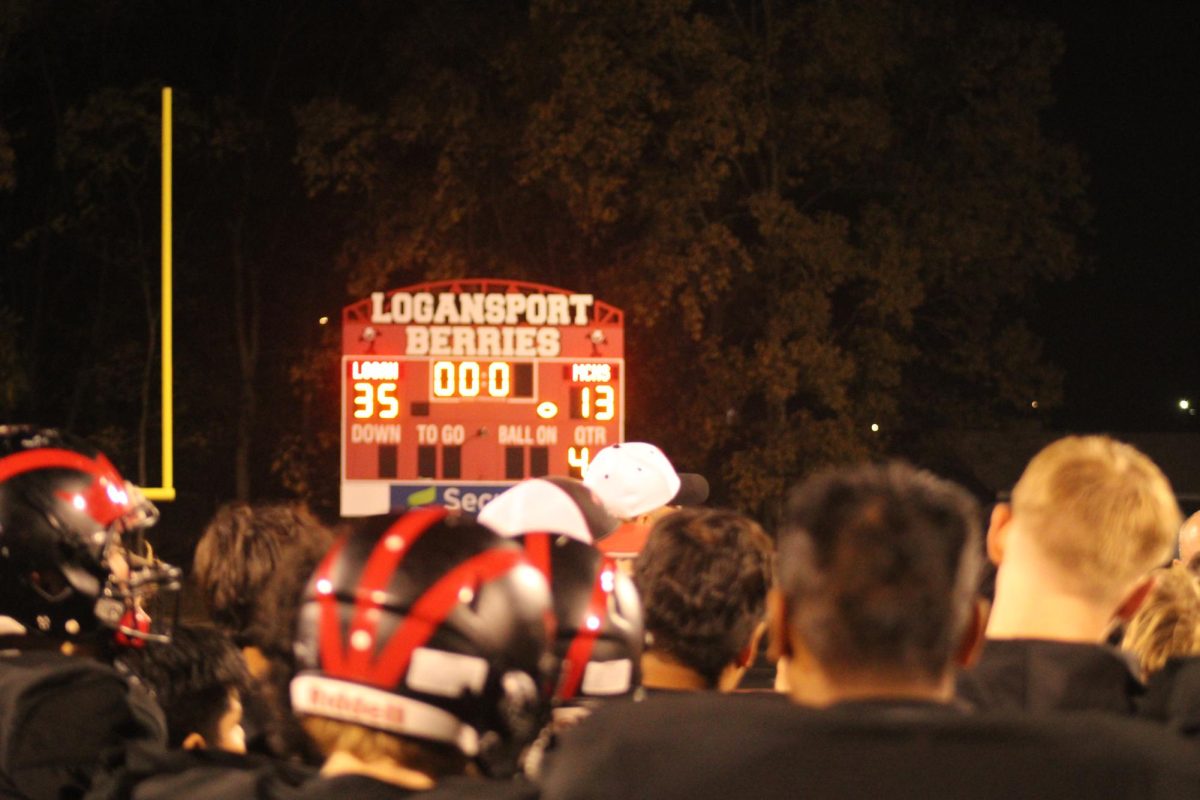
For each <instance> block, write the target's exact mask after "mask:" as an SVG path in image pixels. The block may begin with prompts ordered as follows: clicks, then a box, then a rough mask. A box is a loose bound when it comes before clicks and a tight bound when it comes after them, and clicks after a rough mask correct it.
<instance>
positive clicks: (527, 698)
mask: <svg viewBox="0 0 1200 800" xmlns="http://www.w3.org/2000/svg"><path fill="white" fill-rule="evenodd" d="M552 627H553V612H552V608H551V602H550V595H549V590H548V589H547V586H546V582H545V579H544V578H543V577H542V575H541V573H539V572H538V571H537V570H536V569H534V568H533V567H532V566H530V565H529V564H528V563H527V562H526V561H525V558H524V556H523V554H522V552H521V548H520V547H518V546H517V545H516V544H515V543H513V542H511V541H507V540H505V539H503V538H501V537H499V536H497V535H496V534H494V533H493V532H492V531H490V530H488V529H487V528H485V527H483V526H482V525H479V524H478V523H476V522H475V521H474V520H473V519H471V518H470V517H468V516H463V515H460V514H458V513H455V512H450V511H448V510H447V509H445V508H442V507H439V506H426V507H423V508H419V509H415V510H412V511H409V512H408V513H406V514H404V515H403V516H400V517H391V516H389V517H374V518H370V519H368V520H367V521H366V522H364V524H363V526H362V527H361V528H360V529H359V530H358V531H357V532H355V533H353V534H351V535H348V536H346V537H343V538H341V539H339V540H338V541H337V542H336V543H335V544H334V546H333V548H332V549H331V550H330V552H329V553H328V555H327V556H326V557H325V559H324V560H323V561H322V563H321V564H320V565H319V566H318V567H317V570H316V571H315V572H314V573H313V576H312V578H311V580H310V581H309V583H308V586H307V588H306V590H305V594H304V600H303V603H302V605H301V609H300V617H299V621H298V626H297V634H296V660H297V666H298V668H299V671H298V672H297V675H296V677H295V678H294V679H293V680H292V684H291V697H292V706H293V709H294V710H295V711H296V712H298V713H301V714H312V715H316V716H322V717H327V718H331V719H337V720H342V721H346V722H352V723H355V724H359V725H363V726H366V727H369V728H374V729H378V730H383V731H387V732H391V733H395V734H399V735H403V736H410V737H416V738H420V739H426V740H430V741H433V742H438V743H442V744H448V745H452V746H457V747H458V748H459V749H460V750H461V751H462V752H463V753H464V754H466V755H467V756H471V757H476V758H477V760H478V761H479V762H480V763H481V765H482V766H483V767H484V768H485V770H487V771H489V772H490V773H492V774H498V773H503V772H511V771H512V770H514V769H515V766H516V757H517V755H518V754H519V752H520V751H521V749H522V748H523V747H524V746H525V745H527V744H528V743H529V742H531V741H533V739H534V738H535V737H536V735H537V733H538V731H539V729H540V728H541V726H542V724H543V723H544V721H545V720H546V718H547V716H548V712H549V701H550V695H551V692H552V690H553V682H554V666H555V664H554V659H553V657H552V656H550V655H549V638H550V629H551V628H552Z"/></svg>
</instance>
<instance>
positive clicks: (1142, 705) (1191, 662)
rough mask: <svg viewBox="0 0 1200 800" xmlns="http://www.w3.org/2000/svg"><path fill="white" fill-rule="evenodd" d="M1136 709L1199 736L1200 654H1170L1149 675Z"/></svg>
mask: <svg viewBox="0 0 1200 800" xmlns="http://www.w3.org/2000/svg"><path fill="white" fill-rule="evenodd" d="M1138 713H1139V714H1140V715H1141V716H1143V717H1145V718H1147V719H1151V720H1154V721H1155V722H1159V723H1162V724H1164V725H1166V726H1167V727H1168V728H1170V729H1171V730H1172V731H1175V732H1176V733H1181V734H1183V735H1184V736H1191V737H1200V657H1196V656H1192V657H1190V658H1172V659H1170V660H1168V661H1167V663H1166V664H1165V665H1164V666H1163V668H1162V669H1160V670H1159V671H1158V672H1156V673H1154V674H1153V675H1151V676H1150V679H1149V680H1148V681H1147V682H1146V693H1145V694H1144V695H1142V697H1141V698H1140V699H1139V702H1138Z"/></svg>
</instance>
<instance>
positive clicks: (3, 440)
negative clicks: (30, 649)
mask: <svg viewBox="0 0 1200 800" xmlns="http://www.w3.org/2000/svg"><path fill="white" fill-rule="evenodd" d="M157 519H158V511H157V509H155V507H154V506H153V505H152V504H151V503H150V502H149V501H148V500H146V499H145V497H143V496H142V494H141V492H140V491H139V490H138V489H137V487H135V486H134V485H133V484H131V483H129V482H127V481H126V480H125V479H124V478H122V477H121V475H120V473H119V472H117V469H116V468H115V467H114V466H113V465H112V464H111V463H110V462H109V460H108V459H107V458H106V457H105V456H104V454H103V453H101V452H100V451H98V450H97V449H96V448H94V447H92V446H91V445H89V444H87V443H85V442H84V441H82V440H80V439H78V438H75V437H73V436H71V435H69V434H67V433H64V432H62V431H58V430H55V429H53V428H39V427H35V426H31V425H0V616H5V617H9V618H10V619H12V620H14V621H16V622H17V623H19V624H20V626H21V627H22V628H23V629H24V631H23V632H24V633H25V634H27V635H41V636H48V637H54V638H61V639H67V640H77V639H84V638H90V637H94V636H95V635H96V634H97V633H100V632H102V631H104V630H110V631H113V632H114V638H115V640H116V642H117V643H120V644H135V643H138V642H141V641H144V640H147V639H154V640H165V639H166V638H167V637H166V636H163V635H161V634H159V633H153V632H151V625H150V622H151V621H150V617H149V615H148V614H147V613H146V610H145V605H146V603H147V602H148V601H149V599H150V598H151V597H152V596H153V595H154V594H155V593H156V592H158V591H160V590H161V589H163V588H164V587H165V588H170V589H175V590H177V589H178V588H179V577H180V572H179V570H178V569H176V568H175V567H172V566H170V565H169V564H164V563H162V562H160V561H158V560H156V559H155V558H154V557H153V554H152V552H151V551H150V549H149V547H148V545H147V544H146V542H145V540H144V538H143V532H144V531H145V529H146V528H148V527H150V526H151V525H153V524H154V523H155V522H156V521H157Z"/></svg>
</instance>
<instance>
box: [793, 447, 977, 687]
mask: <svg viewBox="0 0 1200 800" xmlns="http://www.w3.org/2000/svg"><path fill="white" fill-rule="evenodd" d="M979 513H980V512H979V508H978V506H977V504H976V502H975V500H974V499H973V498H972V497H971V496H970V495H969V494H967V492H965V491H964V490H963V489H961V488H959V487H958V486H956V485H954V484H952V483H950V482H948V481H944V480H941V479H939V478H937V477H935V476H934V475H932V474H930V473H928V472H923V471H918V470H916V469H914V468H912V467H910V466H908V465H905V464H900V463H892V464H886V465H877V466H876V465H871V466H860V467H854V468H849V469H841V470H834V471H830V472H826V473H822V474H819V475H817V476H815V477H813V478H811V479H809V480H807V481H805V482H804V483H803V484H801V485H800V486H799V487H797V488H796V489H795V490H793V492H792V494H791V496H790V498H789V500H788V503H787V506H786V510H785V513H784V518H783V520H782V525H781V528H780V533H779V545H778V547H779V556H778V559H779V567H778V569H779V582H778V586H779V590H780V591H781V593H782V595H783V598H784V602H785V604H786V609H787V619H788V621H789V625H790V631H791V632H792V635H794V636H797V637H799V639H800V640H801V641H802V642H803V644H804V646H805V648H806V649H807V651H808V652H809V653H810V654H811V655H812V656H813V658H814V659H815V660H816V661H817V662H818V663H819V664H820V666H821V668H822V670H823V671H825V672H827V673H830V674H839V675H848V676H855V677H856V678H862V677H896V678H901V679H910V680H915V681H920V682H928V681H939V680H941V679H942V678H943V677H944V676H945V675H946V674H947V671H948V669H949V668H950V666H951V664H952V662H953V660H954V656H955V653H956V651H957V649H958V647H959V646H960V643H961V638H962V636H963V633H964V631H965V629H966V626H967V624H968V622H969V620H970V619H971V608H972V603H973V600H974V596H975V589H976V584H977V581H978V575H979V568H980V566H981V562H982V551H981V547H980V545H981V538H982V534H981V531H980V519H979Z"/></svg>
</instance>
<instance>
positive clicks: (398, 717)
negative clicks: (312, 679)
mask: <svg viewBox="0 0 1200 800" xmlns="http://www.w3.org/2000/svg"><path fill="white" fill-rule="evenodd" d="M308 705H309V708H310V710H312V711H314V712H316V713H323V712H324V713H328V715H329V716H331V717H337V718H341V719H347V718H350V719H356V720H362V721H363V722H366V723H368V724H371V725H382V726H386V727H393V726H397V725H401V724H403V723H404V709H403V708H400V707H399V706H398V705H396V704H393V703H388V702H380V701H379V700H377V699H376V698H373V697H368V696H364V695H363V694H362V693H359V692H356V691H354V690H353V689H350V688H347V689H346V690H345V691H338V690H334V691H330V690H328V689H326V688H323V687H321V686H309V690H308Z"/></svg>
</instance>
